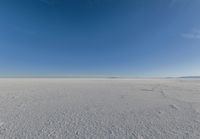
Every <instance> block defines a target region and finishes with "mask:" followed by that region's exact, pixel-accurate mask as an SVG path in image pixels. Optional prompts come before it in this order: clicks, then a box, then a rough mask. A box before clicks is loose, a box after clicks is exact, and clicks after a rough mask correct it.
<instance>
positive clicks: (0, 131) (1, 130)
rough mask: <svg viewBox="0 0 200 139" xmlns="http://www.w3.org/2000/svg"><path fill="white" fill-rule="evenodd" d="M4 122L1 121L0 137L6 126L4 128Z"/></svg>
mask: <svg viewBox="0 0 200 139" xmlns="http://www.w3.org/2000/svg"><path fill="white" fill-rule="evenodd" d="M3 125H4V123H3V122H2V121H0V137H1V135H3V133H4V131H5V128H3Z"/></svg>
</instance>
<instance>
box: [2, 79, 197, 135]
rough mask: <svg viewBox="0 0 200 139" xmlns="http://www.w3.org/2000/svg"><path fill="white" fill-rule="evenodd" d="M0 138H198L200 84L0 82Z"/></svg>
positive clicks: (99, 81)
mask: <svg viewBox="0 0 200 139" xmlns="http://www.w3.org/2000/svg"><path fill="white" fill-rule="evenodd" d="M0 139H200V81H199V80H184V79H181V80H178V79H177V80H172V79H168V80H167V79H137V80H136V79H135V80H134V79H0Z"/></svg>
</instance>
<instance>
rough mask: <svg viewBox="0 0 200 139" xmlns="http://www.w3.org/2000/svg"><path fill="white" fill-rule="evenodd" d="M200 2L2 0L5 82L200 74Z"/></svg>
mask: <svg viewBox="0 0 200 139" xmlns="http://www.w3.org/2000/svg"><path fill="white" fill-rule="evenodd" d="M199 14H200V1H199V0H151V1H149V0H126V1H125V0H1V1H0V21H1V22H0V76H15V75H29V76H32V75H37V76H40V75H41V76H47V75H51V76H54V75H59V76H62V75H116V76H130V77H145V76H148V77H156V76H159V77H160V76H163V77H164V76H186V75H190V76H193V75H194V76H195V75H200V18H199Z"/></svg>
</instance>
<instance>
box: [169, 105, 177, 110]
mask: <svg viewBox="0 0 200 139" xmlns="http://www.w3.org/2000/svg"><path fill="white" fill-rule="evenodd" d="M169 107H170V108H172V109H174V110H178V107H177V106H176V105H174V104H170V105H169Z"/></svg>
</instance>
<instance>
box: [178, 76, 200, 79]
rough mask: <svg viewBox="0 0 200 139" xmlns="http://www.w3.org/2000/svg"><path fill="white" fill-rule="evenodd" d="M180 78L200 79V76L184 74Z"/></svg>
mask: <svg viewBox="0 0 200 139" xmlns="http://www.w3.org/2000/svg"><path fill="white" fill-rule="evenodd" d="M180 78H184V79H200V76H182V77H180Z"/></svg>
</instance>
